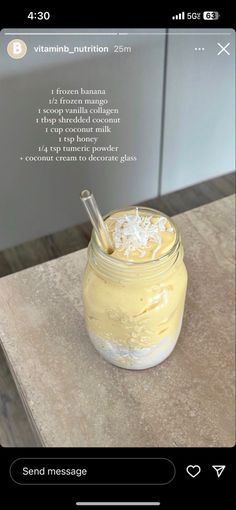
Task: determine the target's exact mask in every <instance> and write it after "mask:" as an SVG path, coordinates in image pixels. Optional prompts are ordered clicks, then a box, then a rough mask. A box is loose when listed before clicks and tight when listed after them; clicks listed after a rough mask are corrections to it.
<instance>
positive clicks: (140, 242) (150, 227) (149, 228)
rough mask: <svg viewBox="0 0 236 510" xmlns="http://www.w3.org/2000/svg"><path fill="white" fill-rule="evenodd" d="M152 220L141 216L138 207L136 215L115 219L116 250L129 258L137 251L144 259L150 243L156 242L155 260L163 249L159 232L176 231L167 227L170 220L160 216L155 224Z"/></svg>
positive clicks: (114, 239)
mask: <svg viewBox="0 0 236 510" xmlns="http://www.w3.org/2000/svg"><path fill="white" fill-rule="evenodd" d="M152 218H153V216H140V215H139V212H138V208H137V207H136V212H135V214H132V215H129V214H125V215H124V216H120V217H118V218H114V222H115V224H114V230H113V233H112V237H113V242H114V246H115V248H116V249H117V250H118V251H122V252H123V253H124V255H125V256H127V257H128V256H129V254H130V253H132V252H134V251H137V252H138V253H139V256H140V257H144V256H145V248H146V247H147V245H148V242H149V241H154V242H155V244H156V247H155V250H154V252H153V254H152V259H154V258H155V257H156V254H157V252H158V251H159V249H160V247H161V236H160V234H159V232H164V231H166V232H173V230H174V229H173V228H172V227H170V226H169V224H168V226H167V225H166V224H167V223H168V220H167V218H165V217H164V216H159V217H158V218H157V219H156V221H155V223H154V222H152Z"/></svg>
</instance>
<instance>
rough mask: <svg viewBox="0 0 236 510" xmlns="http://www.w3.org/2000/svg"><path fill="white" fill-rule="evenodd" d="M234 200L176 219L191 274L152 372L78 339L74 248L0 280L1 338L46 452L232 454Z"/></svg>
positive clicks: (79, 261)
mask: <svg viewBox="0 0 236 510" xmlns="http://www.w3.org/2000/svg"><path fill="white" fill-rule="evenodd" d="M233 217H234V196H230V197H227V198H224V199H222V200H219V201H216V202H213V203H211V204H208V205H204V206H202V207H199V208H197V209H194V210H191V211H188V212H185V213H183V214H180V215H178V216H176V217H175V221H176V223H177V224H178V226H179V228H180V230H181V233H182V238H183V243H184V247H185V261H186V265H187V269H188V272H189V285H188V291H187V299H186V309H185V314H184V322H183V328H182V331H181V335H180V338H179V341H178V343H177V346H176V348H175V349H174V351H173V353H172V354H171V356H170V357H169V358H168V359H167V360H166V361H165V362H164V363H162V364H161V365H159V366H157V367H154V368H151V369H147V370H144V371H129V370H124V369H120V368H117V367H115V366H112V365H110V364H108V363H107V362H106V361H104V360H103V359H102V357H100V355H99V354H98V353H97V352H96V350H95V349H94V347H93V346H92V345H91V343H90V341H89V339H88V336H87V334H86V331H85V326H84V319H83V306H82V301H81V280H82V273H83V269H84V266H85V262H86V250H81V251H78V252H75V253H72V254H70V255H66V256H65V257H61V258H59V259H56V260H53V261H50V262H47V263H45V264H42V265H39V266H36V267H33V268H30V269H27V270H25V271H21V272H20V273H16V274H13V275H10V276H6V277H5V278H2V279H1V280H0V337H1V342H2V347H3V349H4V352H5V354H6V357H7V360H8V363H9V366H10V368H11V371H12V374H13V376H14V378H15V381H16V383H17V386H18V389H19V392H20V395H21V398H22V400H23V402H24V405H25V407H26V410H27V412H28V415H29V417H30V419H31V422H32V424H33V426H34V428H35V429H36V431H37V432H38V435H39V437H40V439H41V442H42V444H43V445H45V446H78V447H83V446H85V447H89V446H108V447H122V446H123V447H131V446H134V447H135V446H140V447H147V446H151V447H157V446H160V447H161V446H162V447H170V446H196V447H199V446H232V445H233V444H234V443H235V435H234V321H233V317H234V246H233V237H234V234H233V233H234V228H233V227H234V225H233Z"/></svg>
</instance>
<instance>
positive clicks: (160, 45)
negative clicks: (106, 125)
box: [0, 30, 165, 249]
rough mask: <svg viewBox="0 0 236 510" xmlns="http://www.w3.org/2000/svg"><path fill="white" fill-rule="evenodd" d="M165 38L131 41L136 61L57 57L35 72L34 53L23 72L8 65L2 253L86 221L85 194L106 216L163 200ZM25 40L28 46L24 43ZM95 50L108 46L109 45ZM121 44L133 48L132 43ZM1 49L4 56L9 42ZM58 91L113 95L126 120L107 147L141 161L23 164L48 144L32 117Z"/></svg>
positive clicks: (1, 103) (0, 98)
mask: <svg viewBox="0 0 236 510" xmlns="http://www.w3.org/2000/svg"><path fill="white" fill-rule="evenodd" d="M157 32H158V31H157ZM159 33H161V35H159V36H157V37H156V38H155V42H154V43H153V41H154V36H149V37H148V36H147V37H146V36H143V37H142V36H140V37H139V38H138V37H137V38H136V39H135V37H134V38H132V39H131V40H130V38H129V42H131V41H132V46H133V49H132V55H131V56H130V55H128V54H127V55H125V54H124V55H118V56H116V58H115V57H114V55H111V56H109V55H108V56H107V55H105V56H101V55H99V56H96V55H88V57H87V58H84V55H83V54H82V57H81V56H73V58H72V60H71V62H69V63H68V62H66V61H65V59H62V60H61V59H59V58H58V55H55V58H54V57H52V60H50V62H51V65H49V64H48V59H45V58H44V60H42V59H39V63H38V68H37V69H36V66H35V60H34V56H33V55H32V53H30V52H29V55H28V56H26V57H25V58H24V59H22V65H20V61H15V62H14V61H12V60H11V61H10V75H8V74H7V72H6V71H7V63H6V62H5V64H4V66H3V68H2V78H1V80H0V90H1V92H0V109H1V135H0V136H1V138H0V144H1V164H0V181H1V187H0V249H4V248H6V247H9V246H13V245H17V244H19V243H22V242H24V241H26V240H29V239H33V238H37V237H39V236H43V235H46V234H48V233H52V232H55V231H57V230H62V229H64V228H66V227H69V226H72V225H74V224H78V223H81V222H83V221H85V220H87V217H86V214H85V212H84V210H83V207H82V205H81V203H80V199H79V194H80V191H81V190H82V189H83V188H91V189H93V190H94V193H95V195H96V198H97V201H98V203H99V205H100V207H101V210H102V212H103V213H106V212H108V211H109V210H111V209H114V208H118V207H122V206H125V205H127V204H132V203H136V202H139V201H143V200H145V199H148V198H151V197H154V196H156V195H157V191H158V164H159V151H160V147H159V145H160V126H161V118H160V115H159V112H160V111H161V104H162V88H163V83H162V80H163V65H164V38H165V35H164V31H163V30H162V31H159ZM2 37H3V36H2ZM12 37H13V36H8V38H7V42H8V40H10V39H12ZM21 38H22V39H24V40H25V41H26V43H27V44H28V46H30V42H29V39H27V37H26V36H21ZM119 40H120V41H121V39H119ZM115 41H116V43H117V39H115ZM38 42H40V43H42V38H41V39H40V38H38ZM44 42H45V41H44ZM48 42H49V41H47V43H48ZM50 42H51V43H52V39H51V40H50ZM94 42H95V43H98V42H102V43H103V44H104V38H101V37H100V39H99V40H98V38H96V39H95V41H94ZM121 42H122V43H123V44H127V38H126V37H125V36H123V38H122V41H121ZM63 43H64V40H63ZM2 44H3V45H5V46H4V48H5V47H6V42H5V39H4V42H3V43H2ZM73 44H75V41H73ZM76 44H78V45H79V44H84V39H82V38H81V37H80V36H78V37H77V38H76ZM90 44H91V43H90ZM4 51H5V50H4ZM4 55H5V53H4ZM6 58H7V57H6V55H5V60H6ZM8 58H9V57H8ZM27 58H29V59H30V62H31V63H32V62H33V63H32V67H33V70H31V66H30V65H29V62H28V61H27ZM9 60H10V59H9ZM37 62H38V61H37ZM14 64H16V66H17V67H14ZM22 66H24V67H22ZM16 69H17V72H16ZM55 87H61V88H62V89H63V88H65V89H70V88H73V89H74V88H80V87H83V88H88V89H91V88H97V89H103V88H105V89H107V90H108V92H109V95H110V94H111V96H112V103H113V107H118V108H119V109H120V117H121V125H120V127H114V128H113V134H112V135H109V137H110V138H109V142H108V143H111V144H112V145H120V147H121V148H122V151H121V152H123V153H127V154H130V153H135V154H136V155H137V157H138V161H137V162H136V163H128V164H125V165H123V166H122V165H121V164H118V163H110V164H109V163H106V164H104V163H92V164H91V163H90V164H89V163H88V162H87V163H64V164H63V163H58V164H56V163H48V164H45V163H44V164H42V163H27V164H26V163H25V162H24V161H21V160H20V159H19V157H20V156H21V154H22V155H23V156H24V154H27V153H30V154H31V153H32V152H35V151H34V150H33V151H32V147H35V145H38V144H39V143H40V144H42V143H45V144H48V138H46V137H45V135H44V134H43V131H42V130H40V127H39V126H37V125H35V122H34V117H35V111H36V110H37V108H39V107H40V106H42V105H46V103H47V101H48V98H49V96H50V90H51V89H52V88H55ZM50 140H51V142H52V141H53V136H52V137H51V138H50ZM107 140H108V139H107Z"/></svg>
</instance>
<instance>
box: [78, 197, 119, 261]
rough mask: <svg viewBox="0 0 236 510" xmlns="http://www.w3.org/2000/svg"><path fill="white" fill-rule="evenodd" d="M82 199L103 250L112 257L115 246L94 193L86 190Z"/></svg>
mask: <svg viewBox="0 0 236 510" xmlns="http://www.w3.org/2000/svg"><path fill="white" fill-rule="evenodd" d="M80 198H81V200H82V202H83V204H84V207H85V209H86V211H87V213H88V215H89V218H90V220H91V223H92V225H93V227H94V230H95V232H96V234H97V236H98V239H99V241H100V243H101V246H102V249H103V250H104V251H105V252H106V253H109V255H110V254H111V253H113V251H114V248H113V244H112V241H111V238H110V235H109V232H108V230H107V227H106V224H105V222H104V221H103V217H102V215H101V213H100V211H99V209H98V205H97V202H96V200H95V198H94V195H93V193H92V191H90V190H88V189H84V190H83V191H81V193H80Z"/></svg>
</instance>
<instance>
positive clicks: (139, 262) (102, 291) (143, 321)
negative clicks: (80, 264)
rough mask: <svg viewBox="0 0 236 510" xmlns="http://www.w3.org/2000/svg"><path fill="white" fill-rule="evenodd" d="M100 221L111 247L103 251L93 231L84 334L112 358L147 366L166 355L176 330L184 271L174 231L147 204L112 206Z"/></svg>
mask: <svg viewBox="0 0 236 510" xmlns="http://www.w3.org/2000/svg"><path fill="white" fill-rule="evenodd" d="M105 222H106V226H107V228H108V231H109V233H110V237H111V239H112V242H113V246H114V251H113V253H112V254H110V255H108V254H104V253H103V251H102V249H101V247H100V246H99V243H98V240H97V239H96V235H95V233H93V235H92V240H91V243H90V247H89V260H88V264H87V267H86V271H85V276H84V284H83V298H84V307H85V319H86V325H87V329H88V333H89V336H90V338H91V340H92V342H93V344H94V345H95V347H96V349H97V350H98V351H99V352H100V353H101V354H102V355H103V357H104V358H106V359H107V360H108V361H110V362H111V363H113V364H115V365H118V366H120V367H124V368H131V369H142V368H148V367H151V366H154V365H156V364H158V363H160V362H161V361H163V360H164V359H165V358H166V357H167V356H169V354H170V353H171V352H172V350H173V349H174V346H175V344H176V342H177V339H178V336H179V333H180V329H181V323H182V317H183V310H184V302H185V294H186V287H187V271H186V268H185V265H184V262H183V249H182V243H181V240H180V236H179V232H178V230H177V227H176V225H174V223H173V221H172V220H171V219H170V218H168V217H167V216H165V215H164V214H163V213H161V212H159V211H155V210H153V209H148V208H127V209H125V210H120V211H115V212H114V213H111V214H110V215H109V216H108V217H107V218H106V221H105Z"/></svg>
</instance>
